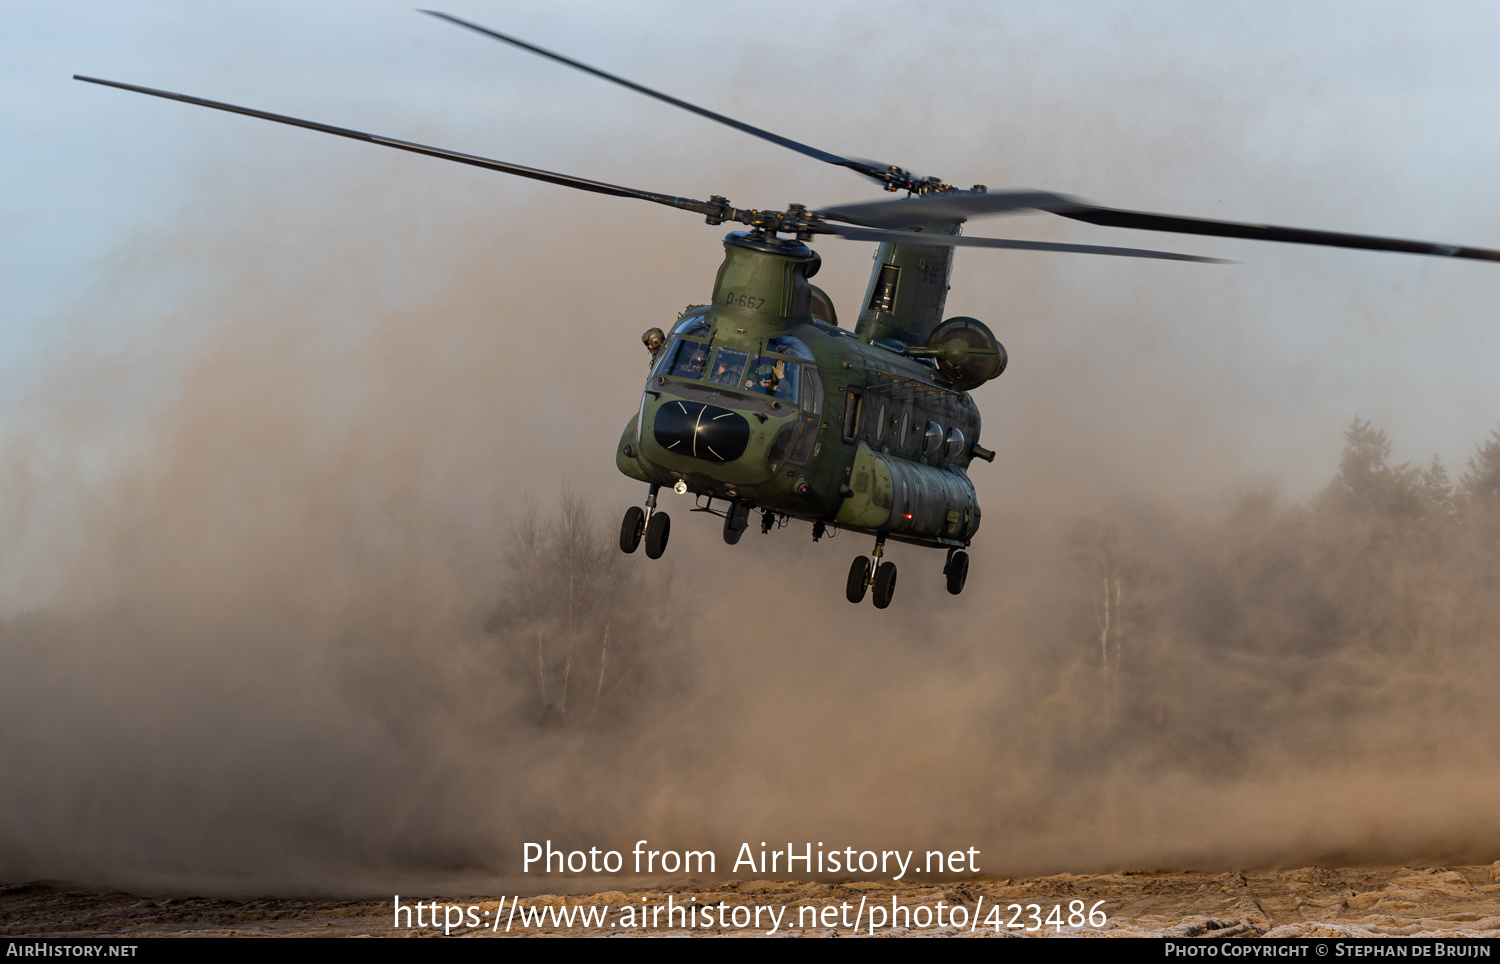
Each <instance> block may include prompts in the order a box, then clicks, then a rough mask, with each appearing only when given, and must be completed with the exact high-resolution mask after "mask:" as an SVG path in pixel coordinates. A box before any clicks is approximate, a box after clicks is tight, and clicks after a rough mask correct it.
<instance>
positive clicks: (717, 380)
mask: <svg viewBox="0 0 1500 964" xmlns="http://www.w3.org/2000/svg"><path fill="white" fill-rule="evenodd" d="M749 357H750V356H749V355H747V354H746V353H745V352H742V351H734V350H733V349H730V348H720V349H719V351H718V354H716V355H714V367H713V371H712V372H710V373H709V376H708V380H709V381H711V382H713V383H714V384H715V385H726V386H728V387H730V388H738V387H739V384H740V375H741V374H742V373H743V372H744V371H745V359H747V358H749Z"/></svg>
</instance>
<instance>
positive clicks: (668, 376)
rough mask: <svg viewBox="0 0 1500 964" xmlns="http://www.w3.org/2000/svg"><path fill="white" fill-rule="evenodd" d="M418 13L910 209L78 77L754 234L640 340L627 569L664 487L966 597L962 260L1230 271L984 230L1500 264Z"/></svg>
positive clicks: (736, 238) (976, 329) (967, 357)
mask: <svg viewBox="0 0 1500 964" xmlns="http://www.w3.org/2000/svg"><path fill="white" fill-rule="evenodd" d="M422 12H424V13H427V14H430V15H431V16H434V17H437V18H439V19H442V20H445V21H447V22H449V23H452V24H455V25H457V26H460V27H464V28H467V29H469V30H472V31H474V32H476V33H479V34H483V35H484V36H486V37H490V38H493V39H495V40H500V41H503V42H505V43H507V44H511V45H512V46H515V47H519V48H521V49H523V50H527V51H529V52H531V53H534V54H538V55H540V56H543V57H546V58H549V59H551V60H553V61H556V62H557V63H561V64H564V65H566V66H569V67H572V68H575V69H577V70H581V71H584V72H586V73H589V74H592V75H593V76H595V77H598V78H600V79H602V80H606V81H609V82H610V83H614V84H618V85H620V86H622V87H625V88H628V89H630V90H633V91H636V92H637V93H640V94H644V95H646V96H648V97H652V98H655V99H656V100H659V101H663V102H665V103H668V104H671V105H673V106H675V107H679V108H682V109H684V110H688V111H691V112H693V113H695V114H697V115H699V116H701V117H705V118H707V119H709V120H712V121H716V122H718V123H720V124H724V125H727V126H729V127H732V128H734V129H736V130H739V131H741V132H743V133H745V134H749V135H751V136H753V137H759V138H761V139H763V140H767V141H770V142H771V143H774V144H779V145H781V146H782V147H785V148H788V149H790V150H793V151H796V152H797V153H799V154H803V155H806V156H808V157H811V158H813V159H815V160H818V161H822V162H824V163H827V164H834V165H837V166H839V167H844V168H848V169H849V170H851V171H854V172H855V173H857V174H860V175H863V176H864V177H867V178H870V179H872V180H874V181H875V182H877V183H879V184H881V185H882V186H883V187H884V189H885V190H886V191H890V192H904V194H905V196H904V197H902V198H896V199H888V200H881V201H870V202H864V203H856V204H846V205H841V206H837V207H827V208H822V209H820V210H809V209H807V208H805V207H804V206H802V205H800V204H789V205H788V206H787V207H786V209H785V210H781V211H772V210H759V209H744V208H737V207H735V206H733V205H732V204H731V203H730V202H729V200H728V199H727V198H724V197H721V196H719V195H714V196H711V197H710V198H709V199H708V200H707V201H699V200H694V199H692V198H685V197H677V196H674V195H669V194H659V193H657V192H654V191H644V190H638V189H636V188H631V187H622V186H619V185H615V184H606V183H603V182H600V181H591V180H587V179H584V178H580V177H573V176H571V175H567V174H558V173H554V172H551V171H543V170H538V169H536V168H529V167H522V166H520V165H517V164H511V163H507V162H504V161H497V160H492V159H490V158H484V157H477V156H474V155H470V154H460V153H457V152H455V151H449V150H444V149H442V148H437V147H430V146H427V145H423V144H416V143H412V142H410V141H402V140H395V139H393V138H389V137H382V136H379V135H375V134H367V133H363V132H360V131H355V130H349V129H347V128H343V127H334V126H331V125H328V124H321V123H317V122H314V121H308V120H301V119H298V118H295V117H288V116H285V115H282V114H273V113H269V112H266V111H261V110H254V109H251V108H248V107H238V106H235V105H233V104H226V103H221V102H219V101H212V100H205V99H202V98H198V97H191V96H187V95H185V94H176V93H171V92H168V91H163V90H154V89H151V88H147V87H138V86H135V85H132V84H125V83H120V82H117V81H111V80H102V79H99V78H96V77H85V76H81V75H77V74H75V75H74V79H75V80H81V81H86V82H88V83H93V84H102V85H105V86H109V87H118V88H120V89H123V90H129V91H135V92H136V93H141V94H150V95H152V96H155V97H164V98H168V99H171V100H178V101H182V102H184V103H189V104H195V105H198V106H200V107H211V108H214V109H216V110H224V111H230V112H233V113H237V114H245V115H248V116H250V117H258V118H261V119H263V120H269V121H276V122H277V123H282V124H290V125H293V126H296V127H304V128H307V129H309V130H315V131H321V132H323V133H326V134H334V135H337V136H340V137H348V138H353V139H355V140H362V141H368V142H369V143H372V144H379V145H381V146H384V147H393V148H396V149H398V150H403V151H410V152H412V153H416V154H425V155H427V156H429V157H436V158H440V159H443V160H448V161H456V162H458V163H460V164H469V165H472V166H475V167H481V168H485V169H487V170H492V171H499V172H502V173H505V174H514V175H517V176H520V177H526V178H532V179H534V180H538V181H545V182H547V183H550V184H558V185H562V186H564V187H570V188H574V189H576V190H581V191H590V192H593V193H595V194H605V195H611V196H614V197H622V198H635V199H638V200H642V201H650V202H652V203H655V204H664V205H667V206H669V207H674V208H679V209H681V210H684V211H690V212H692V213H694V214H700V215H702V216H703V217H704V219H705V220H706V222H707V223H708V224H712V225H718V224H723V223H725V222H732V223H736V224H742V225H745V226H746V227H747V228H748V230H744V231H732V232H730V233H729V234H728V235H726V236H725V238H724V261H723V264H722V265H721V266H720V267H719V272H718V277H717V278H716V279H715V280H714V287H713V300H712V302H711V303H709V304H704V305H693V306H690V307H689V308H687V309H686V310H685V311H684V312H683V313H682V314H680V315H679V317H678V318H677V320H676V321H675V322H674V323H673V325H672V327H671V330H670V331H663V330H662V329H659V328H652V329H650V330H649V331H647V332H646V333H645V334H644V335H643V336H642V340H643V341H644V343H645V345H646V348H647V350H648V351H649V352H650V356H651V360H650V374H649V376H648V379H647V382H646V385H645V388H644V390H643V391H642V394H641V399H640V405H639V408H638V409H637V411H636V412H634V413H633V414H632V415H631V416H630V419H629V422H628V423H627V424H626V426H625V430H624V432H623V433H622V435H621V437H620V442H619V445H618V446H617V447H616V450H615V463H616V465H617V466H618V467H619V469H620V471H621V472H622V473H624V474H625V475H627V476H629V477H630V478H632V479H636V480H639V481H640V482H643V483H645V484H646V485H647V486H648V489H647V496H646V499H645V502H644V504H643V505H637V506H631V507H630V508H629V509H628V510H626V512H625V517H624V519H623V521H622V523H621V527H620V548H621V550H623V551H624V552H627V553H629V552H634V551H635V550H636V549H637V548H638V547H639V546H640V544H641V543H642V542H644V543H645V549H646V555H647V556H649V557H650V558H652V559H657V558H660V557H661V555H662V553H663V552H664V551H665V550H666V547H667V540H668V536H669V534H670V531H671V528H670V527H671V522H670V519H669V518H668V516H667V513H666V512H664V511H661V510H660V509H658V507H657V496H658V494H659V493H660V491H661V488H662V487H663V486H666V487H669V488H672V489H674V490H675V491H676V492H677V493H678V494H679V495H683V494H687V493H693V494H694V496H695V497H696V500H697V503H698V504H697V506H696V508H695V509H694V510H693V511H699V512H708V513H711V514H713V515H716V516H719V517H721V518H722V519H723V520H724V522H723V532H724V541H725V542H727V543H729V544H730V545H734V544H735V543H737V542H739V540H740V537H741V536H742V535H743V534H744V532H745V531H746V529H748V528H749V526H750V521H751V513H752V512H757V511H758V512H759V513H760V518H759V524H760V528H761V531H762V532H769V531H770V530H771V529H772V528H773V527H774V526H776V525H778V524H784V523H785V522H786V521H787V520H788V519H800V520H803V521H806V522H810V523H811V524H812V531H813V539H814V541H817V540H818V539H820V538H821V537H822V536H823V535H824V534H825V533H826V532H827V531H828V530H829V529H830V528H834V529H836V530H852V531H855V532H861V533H865V534H867V535H870V536H873V537H874V540H875V541H874V547H873V549H872V550H871V552H870V554H869V555H868V556H866V555H863V554H861V555H859V556H857V557H856V558H855V559H854V562H853V564H852V565H851V566H850V568H849V578H848V583H847V587H846V593H847V596H848V599H849V601H850V602H853V603H858V602H861V601H862V600H863V599H864V597H865V596H866V594H867V593H869V592H870V590H871V589H873V593H872V595H873V598H874V603H875V605H876V606H877V607H879V608H882V609H884V608H885V607H887V606H889V605H890V603H891V598H892V595H893V594H894V592H895V588H896V566H895V564H894V563H892V562H890V561H886V560H883V559H882V555H883V553H884V548H885V543H886V541H887V540H888V539H895V540H898V541H901V542H907V543H912V544H915V545H921V546H929V547H932V548H935V549H940V550H944V551H945V553H946V560H945V563H944V566H943V574H944V576H945V577H946V581H947V588H948V591H949V592H950V593H953V594H957V593H959V592H961V591H962V590H963V588H964V583H965V580H966V579H967V576H968V571H969V557H968V553H967V552H966V551H965V550H966V549H967V547H968V546H969V544H970V542H971V541H972V540H973V538H974V535H975V533H976V532H977V531H978V529H979V522H980V510H979V503H978V500H977V499H976V497H975V491H974V485H973V483H972V482H971V481H970V480H969V476H968V473H967V469H968V467H969V465H970V464H971V463H972V462H973V460H974V459H983V460H985V461H990V462H993V461H994V458H995V452H994V451H992V450H990V449H987V448H984V447H983V446H981V445H980V444H979V434H980V419H979V409H978V408H977V407H976V406H975V404H974V402H973V400H972V399H971V398H970V395H969V393H970V392H971V391H973V390H974V389H977V388H978V387H979V386H981V385H983V384H984V383H985V382H988V381H990V380H991V379H993V378H996V377H998V376H999V375H1000V374H1001V373H1002V372H1003V371H1005V366H1006V354H1005V349H1004V347H1003V346H1001V344H1000V342H999V341H998V340H997V339H996V338H995V336H994V334H993V333H992V332H991V331H990V329H989V328H988V327H986V326H985V324H984V323H983V322H981V321H979V320H977V319H974V318H967V317H954V318H948V319H946V320H945V319H944V318H943V305H944V302H945V300H946V298H947V292H948V281H949V275H950V273H951V271H952V267H953V250H954V248H955V247H983V248H1010V249H1021V250H1029V251H1059V252H1071V253H1076V254H1096V255H1111V256H1117V257H1130V258H1157V259H1167V260H1175V261H1198V262H1212V261H1215V260H1216V259H1213V258H1202V257H1195V256H1193V255H1187V254H1175V253H1172V252H1167V251H1153V250H1146V249H1140V248H1121V247H1108V246H1101V245H1086V244H1064V243H1049V242H1040V241H1023V240H1007V239H1001V238H981V237H969V236H965V235H962V234H960V233H959V230H960V227H961V225H962V224H963V223H964V222H965V221H966V220H967V219H969V218H971V217H976V216H981V215H996V214H1019V213H1026V212H1045V213H1050V214H1056V215H1060V216H1062V217H1066V218H1072V219H1074V220H1078V221H1084V222H1087V223H1089V224H1095V225H1100V226H1103V227H1119V228H1133V229H1136V230H1145V231H1166V232H1173V233H1178V234H1196V235H1206V236H1212V237H1226V238H1244V239H1250V240H1259V241H1280V242H1289V243H1294V244H1314V245H1327V246H1333V247H1343V248H1363V249H1368V250H1372V251H1397V252H1404V253H1408V254H1421V255H1431V256H1436V257H1449V258H1470V259H1476V260H1483V261H1500V251H1494V250H1488V249H1484V248H1472V247H1460V246H1457V245H1449V244H1436V243H1430V242H1425V241H1408V240H1400V239H1395V238H1381V237H1371V236H1368V235H1356V234H1340V233H1334V232H1329V231H1314V230H1306V229H1301V228H1285V227H1274V226H1270V225H1263V224H1246V223H1237V222H1229V221H1214V220H1205V219H1200V218H1189V217H1178V216H1173V215H1164V214H1151V213H1146V212H1140V211H1126V210H1120V209H1117V208H1109V207H1101V206H1099V205H1095V204H1090V203H1087V202H1085V201H1082V200H1079V199H1078V198H1074V197H1069V196H1066V195H1061V194H1053V193H1049V192H1045V191H1034V190H1002V191H989V190H987V189H986V188H985V186H983V185H975V186H973V187H971V188H959V187H955V186H953V185H950V184H947V183H945V182H943V181H942V180H941V179H940V178H937V177H918V176H916V175H915V174H913V173H911V172H909V171H907V170H905V169H904V168H901V167H897V166H895V165H887V164H881V163H877V162H874V161H867V160H860V159H857V158H852V157H843V156H840V155H838V154H832V153H829V152H827V151H824V150H820V149H818V148H816V147H811V146H809V145H807V144H802V143H800V142H798V141H794V140H791V139H790V138H786V137H782V136H780V135H777V134H773V133H771V132H769V131H765V130H762V129H760V128H758V127H753V126H751V125H749V124H745V123H742V122H740V121H737V120H734V119H732V118H729V117H725V116H724V115H722V114H717V113H715V112H713V111H710V110H707V109H705V108H702V107H698V106H695V105H693V104H689V103H687V102H685V101H682V100H679V99H677V98H675V97H671V96H668V95H667V94H664V93H661V92H659V91H655V90H652V89H650V88H647V87H643V86H641V85H640V84H636V83H633V82H631V81H629V80H626V79H624V78H622V77H618V76H615V75H613V74H610V73H606V72H605V71H602V70H599V69H597V68H595V67H591V66H589V65H587V64H583V63H580V62H578V61H576V60H571V59H569V58H567V57H564V56H562V55H560V54H556V53H553V52H551V51H548V50H543V49H542V48H540V47H535V46H533V45H531V44H528V43H525V42H523V41H521V40H518V39H516V38H514V37H510V36H507V35H505V34H502V33H498V32H496V31H494V30H490V29H488V28H486V27H482V26H480V25H478V24H475V23H470V22H469V21H466V20H461V19H459V18H458V17H454V16H451V15H449V14H445V13H438V12H436V11H430V10H428V11H422ZM819 236H828V237H833V238H843V239H846V240H852V241H869V242H875V243H877V244H878V245H879V248H878V250H877V252H876V254H875V266H874V269H873V271H872V273H871V275H870V282H869V285H868V287H867V288H866V290H865V294H864V297H863V298H862V300H861V301H860V303H859V311H858V315H857V317H856V319H855V325H854V328H853V329H852V330H850V329H848V328H844V327H841V326H840V325H839V321H838V317H837V315H836V313H835V311H834V307H833V302H832V301H831V299H830V298H829V297H828V295H827V294H826V293H824V292H823V291H822V290H821V289H819V288H818V287H817V286H815V285H814V284H812V281H811V279H812V278H813V276H814V275H815V274H816V273H817V271H818V268H819V265H820V264H821V259H820V258H819V256H818V254H817V253H816V252H814V251H813V250H812V249H811V248H809V247H808V246H807V243H806V242H808V241H811V240H813V239H814V238H815V237H819ZM715 502H718V503H720V505H718V506H715Z"/></svg>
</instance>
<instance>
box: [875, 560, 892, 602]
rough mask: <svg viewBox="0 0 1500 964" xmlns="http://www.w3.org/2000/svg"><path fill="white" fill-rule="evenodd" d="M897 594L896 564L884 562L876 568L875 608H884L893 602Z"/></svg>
mask: <svg viewBox="0 0 1500 964" xmlns="http://www.w3.org/2000/svg"><path fill="white" fill-rule="evenodd" d="M895 594H896V564H895V563H894V562H882V563H881V564H880V568H879V569H876V570H875V608H876V609H884V608H885V607H887V606H889V605H890V604H891V597H892V596H894V595H895Z"/></svg>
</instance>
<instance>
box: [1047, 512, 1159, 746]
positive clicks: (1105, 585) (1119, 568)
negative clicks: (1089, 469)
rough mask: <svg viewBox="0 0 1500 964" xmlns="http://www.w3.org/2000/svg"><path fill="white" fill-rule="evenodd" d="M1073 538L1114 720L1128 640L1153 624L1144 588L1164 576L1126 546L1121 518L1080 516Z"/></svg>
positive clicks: (1110, 716)
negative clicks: (1125, 646) (1115, 520)
mask: <svg viewBox="0 0 1500 964" xmlns="http://www.w3.org/2000/svg"><path fill="white" fill-rule="evenodd" d="M1069 542H1070V543H1071V545H1072V547H1073V565H1074V568H1075V569H1076V570H1077V571H1078V572H1079V574H1080V575H1081V576H1082V577H1083V581H1084V583H1085V585H1086V586H1088V589H1089V596H1090V600H1091V602H1092V606H1093V616H1094V627H1095V629H1096V630H1097V632H1098V637H1097V638H1098V640H1099V665H1100V671H1101V674H1102V676H1103V679H1104V684H1105V693H1106V702H1105V715H1106V717H1107V718H1108V719H1109V720H1111V721H1113V720H1114V719H1115V718H1116V715H1117V713H1118V710H1119V701H1120V692H1119V691H1120V672H1121V667H1122V665H1123V660H1124V640H1125V639H1126V637H1127V636H1137V637H1139V636H1141V635H1143V634H1144V633H1145V632H1146V631H1148V630H1149V629H1150V628H1151V626H1152V625H1153V624H1154V621H1155V620H1154V614H1155V607H1154V606H1153V605H1152V604H1151V602H1150V601H1149V600H1148V599H1147V592H1146V590H1148V589H1149V588H1150V587H1154V586H1158V585H1161V584H1162V583H1164V582H1165V581H1166V579H1165V576H1164V575H1163V574H1161V573H1160V572H1158V571H1157V570H1156V569H1154V568H1153V567H1152V566H1151V565H1150V564H1149V563H1147V561H1146V559H1145V558H1144V557H1143V556H1142V555H1141V554H1140V553H1138V552H1135V551H1133V550H1131V549H1130V548H1128V547H1127V546H1126V544H1125V540H1124V538H1123V537H1122V536H1121V534H1120V526H1119V523H1117V522H1114V521H1107V520H1102V519H1094V518H1089V519H1081V520H1079V521H1078V523H1077V524H1076V525H1075V526H1074V527H1073V534H1072V537H1071V538H1070V540H1069Z"/></svg>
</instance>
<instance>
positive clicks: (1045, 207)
mask: <svg viewBox="0 0 1500 964" xmlns="http://www.w3.org/2000/svg"><path fill="white" fill-rule="evenodd" d="M1026 210H1034V211H1046V212H1049V213H1051V214H1057V215H1061V216H1062V217H1065V218H1072V219H1073V220H1075V221H1086V222H1088V223H1089V224H1097V225H1100V226H1102V227H1111V228H1134V229H1136V230H1138V231H1166V232H1171V233H1174V234H1198V235H1205V236H1209V237H1218V238H1241V239H1245V240H1249V241H1279V242H1283V243H1288V244H1315V245H1320V246H1323V247H1334V248H1360V249H1364V250H1367V251H1399V252H1404V253H1406V254H1422V255H1430V256H1435V257H1445V258H1470V259H1474V260H1479V261H1500V251H1492V250H1490V249H1488V248H1472V247H1463V246H1460V245H1455V244H1441V243H1438V242H1435V241H1411V240H1406V239H1402V238H1384V237H1376V236H1374V235H1367V234H1345V233H1342V232H1338V231H1314V230H1309V229H1307V228H1285V227H1277V226H1275V225H1270V224H1248V223H1243V222H1238V221H1213V220H1209V219H1206V218H1188V217H1180V216H1178V215H1172V214H1151V213H1149V212H1145V211H1124V210H1120V209H1118V208H1106V207H1100V206H1099V205H1097V204H1089V203H1088V202H1086V201H1082V200H1079V199H1078V198H1073V197H1068V196H1067V195H1065V194H1053V193H1051V192H1048V191H1031V190H1014V191H996V192H994V193H991V194H973V193H969V192H966V191H951V192H947V193H942V194H931V195H927V196H925V197H916V198H903V199H900V200H892V201H869V202H866V203H863V204H845V205H840V206H839V207H833V208H826V209H824V210H823V211H822V212H820V213H822V214H823V215H825V216H827V217H832V218H836V219H838V220H842V221H853V222H855V223H857V224H868V225H872V226H875V227H883V228H909V227H917V226H921V225H932V224H941V223H944V222H953V221H961V220H963V219H964V218H967V217H978V216H981V215H986V214H1008V213H1017V212H1021V211H1026Z"/></svg>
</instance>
